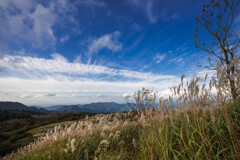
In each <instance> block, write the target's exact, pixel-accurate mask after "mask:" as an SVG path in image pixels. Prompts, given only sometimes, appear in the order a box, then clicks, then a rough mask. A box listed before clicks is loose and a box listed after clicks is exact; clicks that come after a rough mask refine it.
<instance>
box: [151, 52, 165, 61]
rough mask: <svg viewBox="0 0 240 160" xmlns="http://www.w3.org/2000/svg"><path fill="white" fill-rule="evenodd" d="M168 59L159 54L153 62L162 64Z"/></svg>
mask: <svg viewBox="0 0 240 160" xmlns="http://www.w3.org/2000/svg"><path fill="white" fill-rule="evenodd" d="M165 57H166V54H159V53H157V54H156V56H155V57H154V58H153V60H154V61H155V62H156V63H160V62H161V61H163V60H164V59H165Z"/></svg>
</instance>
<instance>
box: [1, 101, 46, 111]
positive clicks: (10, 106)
mask: <svg viewBox="0 0 240 160" xmlns="http://www.w3.org/2000/svg"><path fill="white" fill-rule="evenodd" d="M0 109H1V110H4V109H7V110H25V111H35V112H42V113H51V112H50V111H49V110H46V109H44V108H36V107H28V106H26V105H24V104H22V103H19V102H0Z"/></svg>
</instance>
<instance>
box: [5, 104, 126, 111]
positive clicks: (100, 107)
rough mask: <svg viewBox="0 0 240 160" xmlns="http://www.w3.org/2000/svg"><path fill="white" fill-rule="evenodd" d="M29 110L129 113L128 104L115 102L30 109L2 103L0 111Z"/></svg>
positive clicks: (24, 106)
mask: <svg viewBox="0 0 240 160" xmlns="http://www.w3.org/2000/svg"><path fill="white" fill-rule="evenodd" d="M3 109H7V110H27V111H35V112H42V113H68V112H87V113H110V112H124V111H128V109H129V107H128V105H127V104H118V103H114V102H98V103H90V104H84V105H81V104H77V105H55V106H49V107H41V106H32V107H28V106H26V105H24V104H22V103H19V102H0V110H3Z"/></svg>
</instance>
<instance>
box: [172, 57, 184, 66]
mask: <svg viewBox="0 0 240 160" xmlns="http://www.w3.org/2000/svg"><path fill="white" fill-rule="evenodd" d="M169 63H178V64H179V65H184V64H185V61H184V60H183V58H181V57H178V58H173V59H170V60H169Z"/></svg>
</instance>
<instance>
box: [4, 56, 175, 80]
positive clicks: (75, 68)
mask: <svg viewBox="0 0 240 160" xmlns="http://www.w3.org/2000/svg"><path fill="white" fill-rule="evenodd" d="M0 68H1V72H0V75H4V76H17V77H18V76H19V77H26V78H30V79H36V78H46V77H49V76H56V77H60V78H62V77H65V79H66V78H68V79H73V80H74V79H77V78H81V77H82V78H84V77H89V76H90V77H91V78H93V79H94V78H95V79H102V76H103V75H104V77H105V78H106V77H107V79H106V80H110V81H111V80H114V79H115V77H118V79H128V80H129V79H131V80H140V81H141V80H144V81H157V80H162V79H169V78H175V76H172V75H158V74H153V73H150V72H148V73H144V72H138V71H131V70H122V69H113V68H109V67H105V66H101V65H94V64H84V63H81V62H79V61H75V62H69V61H68V60H67V59H66V58H65V57H63V56H61V55H59V54H52V59H44V58H37V57H27V56H10V55H6V56H4V57H3V58H2V59H0Z"/></svg>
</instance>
